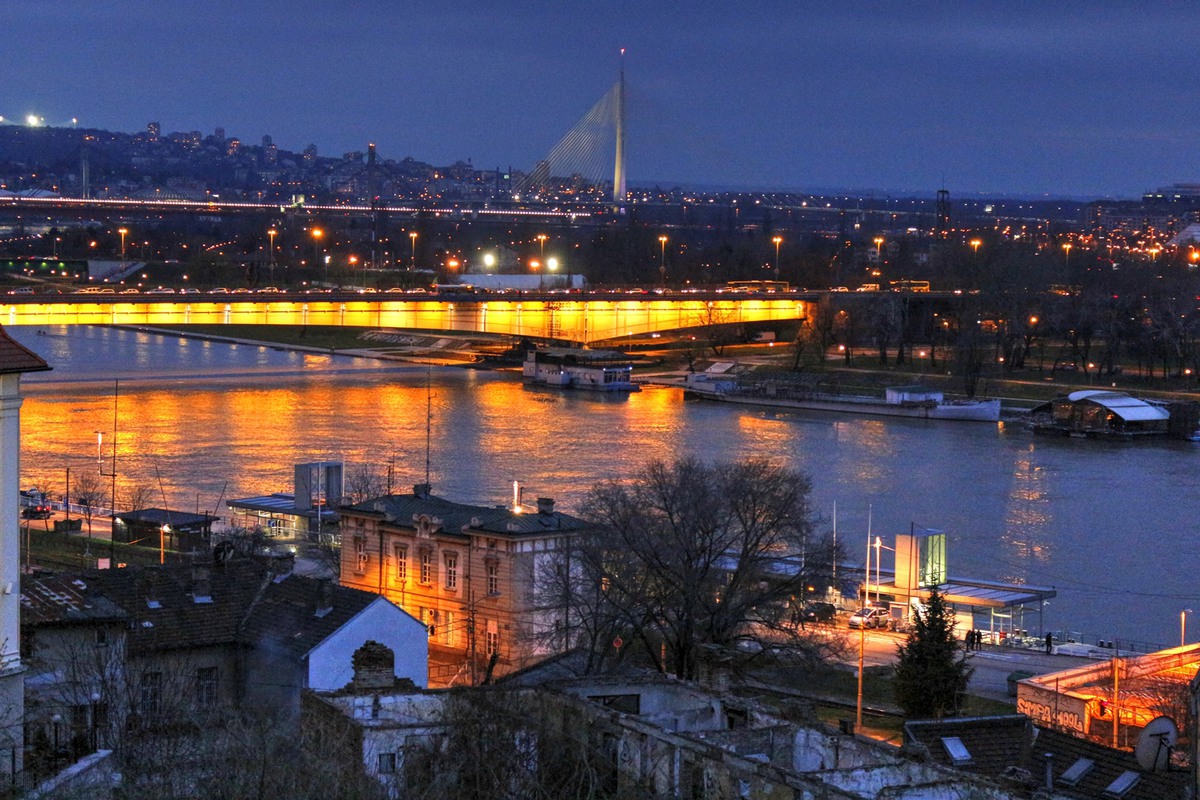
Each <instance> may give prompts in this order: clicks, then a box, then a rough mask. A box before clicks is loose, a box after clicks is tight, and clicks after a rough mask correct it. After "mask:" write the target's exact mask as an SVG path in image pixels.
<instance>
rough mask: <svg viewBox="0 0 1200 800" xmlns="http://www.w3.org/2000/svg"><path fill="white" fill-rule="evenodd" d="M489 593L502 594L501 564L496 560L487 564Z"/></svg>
mask: <svg viewBox="0 0 1200 800" xmlns="http://www.w3.org/2000/svg"><path fill="white" fill-rule="evenodd" d="M487 593H488V594H490V595H497V594H500V565H499V564H497V563H496V562H495V561H489V562H488V564H487Z"/></svg>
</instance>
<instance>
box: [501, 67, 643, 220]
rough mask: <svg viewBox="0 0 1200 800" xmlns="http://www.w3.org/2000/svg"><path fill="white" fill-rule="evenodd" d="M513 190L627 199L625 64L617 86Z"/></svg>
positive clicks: (534, 195) (538, 196)
mask: <svg viewBox="0 0 1200 800" xmlns="http://www.w3.org/2000/svg"><path fill="white" fill-rule="evenodd" d="M622 52H623V51H622ZM513 195H514V198H515V199H522V198H528V199H532V200H543V199H563V198H577V199H585V198H586V199H590V200H593V201H595V202H603V201H605V200H611V202H613V203H614V204H619V203H623V202H625V197H626V193H625V70H624V68H622V70H621V75H620V77H619V78H618V79H617V82H616V83H615V84H613V86H612V88H611V89H609V90H608V91H607V92H605V93H604V95H603V96H601V98H600V99H599V100H597V101H596V104H595V105H594V106H592V108H591V110H589V111H588V112H587V113H586V114H584V115H583V118H582V119H580V120H579V122H577V123H575V126H574V127H572V128H571V130H569V131H567V133H566V134H565V135H564V136H563V137H562V138H561V139H559V140H558V142H557V143H556V144H555V145H554V147H552V148H551V149H550V152H549V153H548V154H547V155H546V157H545V158H543V159H542V160H540V161H539V162H538V163H537V165H536V166H535V167H534V169H533V171H531V172H529V173H528V174H526V175H525V176H524V177H523V178H522V179H521V180H520V181H518V182H517V184H516V186H515V187H514V190H513Z"/></svg>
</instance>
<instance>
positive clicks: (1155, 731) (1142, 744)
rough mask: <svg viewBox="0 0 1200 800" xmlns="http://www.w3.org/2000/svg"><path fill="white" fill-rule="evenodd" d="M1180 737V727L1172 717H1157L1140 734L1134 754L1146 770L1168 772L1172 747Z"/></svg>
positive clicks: (1139, 764)
mask: <svg viewBox="0 0 1200 800" xmlns="http://www.w3.org/2000/svg"><path fill="white" fill-rule="evenodd" d="M1178 739H1179V728H1178V726H1176V725H1175V720H1173V719H1171V718H1170V717H1155V718H1154V719H1152V720H1150V722H1149V723H1148V724H1147V725H1146V727H1145V728H1143V729H1142V733H1141V735H1140V736H1138V743H1137V747H1135V748H1134V749H1133V756H1134V758H1136V759H1137V762H1138V766H1140V767H1141V768H1142V769H1144V770H1145V771H1146V772H1166V770H1167V765H1168V764H1169V763H1170V761H1171V748H1172V747H1174V746H1175V742H1176V741H1177V740H1178Z"/></svg>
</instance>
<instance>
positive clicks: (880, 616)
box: [850, 608, 888, 629]
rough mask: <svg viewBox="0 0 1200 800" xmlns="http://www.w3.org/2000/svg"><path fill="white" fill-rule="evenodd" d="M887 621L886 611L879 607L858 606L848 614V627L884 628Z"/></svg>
mask: <svg viewBox="0 0 1200 800" xmlns="http://www.w3.org/2000/svg"><path fill="white" fill-rule="evenodd" d="M887 623H888V615H887V612H886V611H884V610H883V609H881V608H860V609H859V610H858V611H855V612H854V613H853V614H851V615H850V627H851V628H852V629H853V628H885V627H887Z"/></svg>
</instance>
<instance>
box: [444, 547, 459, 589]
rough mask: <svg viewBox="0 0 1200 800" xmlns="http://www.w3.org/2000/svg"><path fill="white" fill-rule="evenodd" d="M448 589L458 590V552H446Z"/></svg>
mask: <svg viewBox="0 0 1200 800" xmlns="http://www.w3.org/2000/svg"><path fill="white" fill-rule="evenodd" d="M445 559H446V590H447V591H450V592H456V591H458V553H446V554H445Z"/></svg>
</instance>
